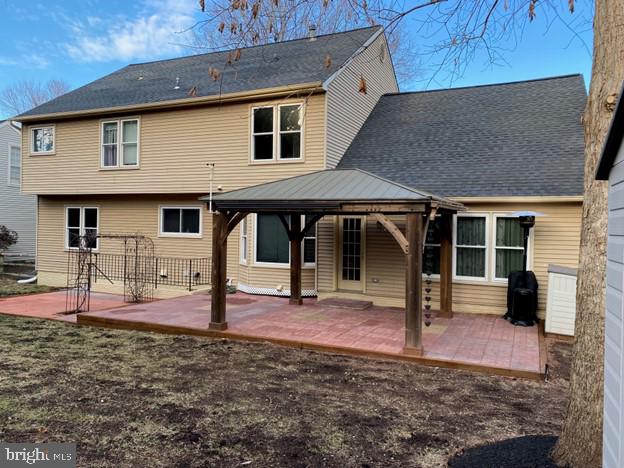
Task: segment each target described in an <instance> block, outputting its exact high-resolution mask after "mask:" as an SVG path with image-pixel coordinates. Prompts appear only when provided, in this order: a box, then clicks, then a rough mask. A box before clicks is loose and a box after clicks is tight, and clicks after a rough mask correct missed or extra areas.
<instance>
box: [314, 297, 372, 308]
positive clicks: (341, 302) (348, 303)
mask: <svg viewBox="0 0 624 468" xmlns="http://www.w3.org/2000/svg"><path fill="white" fill-rule="evenodd" d="M316 304H317V305H319V306H321V307H323V306H326V307H334V308H338V309H351V310H366V309H370V308H371V307H372V306H373V303H372V302H371V301H358V300H355V299H342V298H338V297H328V298H327V299H322V300H320V301H318V302H317V303H316Z"/></svg>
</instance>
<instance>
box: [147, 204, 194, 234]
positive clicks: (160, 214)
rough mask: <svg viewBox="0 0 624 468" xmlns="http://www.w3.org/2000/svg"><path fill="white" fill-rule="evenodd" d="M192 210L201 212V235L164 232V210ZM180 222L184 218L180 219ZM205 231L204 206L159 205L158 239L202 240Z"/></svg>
mask: <svg viewBox="0 0 624 468" xmlns="http://www.w3.org/2000/svg"><path fill="white" fill-rule="evenodd" d="M166 209H167V210H192V209H197V210H198V211H199V233H190V232H164V231H163V230H162V228H163V210H166ZM180 222H182V218H181V217H180ZM203 231H204V213H203V205H159V206H158V237H183V238H187V239H188V238H190V239H201V238H202V237H203Z"/></svg>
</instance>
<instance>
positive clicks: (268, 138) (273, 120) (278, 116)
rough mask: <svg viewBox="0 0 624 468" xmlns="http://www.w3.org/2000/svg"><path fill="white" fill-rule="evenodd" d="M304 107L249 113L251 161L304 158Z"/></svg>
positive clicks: (267, 108) (286, 106) (269, 108)
mask: <svg viewBox="0 0 624 468" xmlns="http://www.w3.org/2000/svg"><path fill="white" fill-rule="evenodd" d="M302 128H303V104H281V105H277V106H262V107H254V108H252V110H251V160H252V161H259V162H262V161H293V160H294V161H296V160H300V159H302V157H303V138H302Z"/></svg>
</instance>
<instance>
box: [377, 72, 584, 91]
mask: <svg viewBox="0 0 624 468" xmlns="http://www.w3.org/2000/svg"><path fill="white" fill-rule="evenodd" d="M577 76H579V77H581V79H582V80H583V83H585V79H584V78H583V74H582V73H571V74H569V75H558V76H546V77H543V78H532V79H529V80H519V81H505V82H502V83H489V84H481V85H474V86H459V87H457V88H440V89H425V90H421V91H404V92H398V93H385V94H384V96H400V95H403V94H426V93H440V92H444V91H459V90H462V89H475V88H488V87H492V86H506V85H516V84H523V83H533V82H536V81H548V80H560V79H563V78H573V77H577Z"/></svg>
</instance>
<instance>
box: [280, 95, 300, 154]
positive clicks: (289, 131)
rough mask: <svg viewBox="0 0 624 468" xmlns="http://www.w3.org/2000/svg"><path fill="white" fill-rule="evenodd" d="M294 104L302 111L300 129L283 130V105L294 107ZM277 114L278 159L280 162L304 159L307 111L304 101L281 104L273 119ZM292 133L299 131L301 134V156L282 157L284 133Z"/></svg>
mask: <svg viewBox="0 0 624 468" xmlns="http://www.w3.org/2000/svg"><path fill="white" fill-rule="evenodd" d="M294 106H299V109H300V112H301V127H300V128H299V130H284V131H282V130H281V128H280V125H281V121H282V114H281V112H282V107H294ZM275 114H277V125H276V132H275V135H276V138H277V148H276V149H275V151H277V153H276V157H277V160H278V161H280V162H292V161H302V160H303V127H304V125H303V124H304V120H305V113H304V108H303V103H299V102H291V103H286V104H280V105H278V106H277V112H276V113H275V112H274V115H273V119H274V120H275ZM291 133H298V134H299V157H298V158H282V138H281V136H282V134H284V135H288V134H291Z"/></svg>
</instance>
